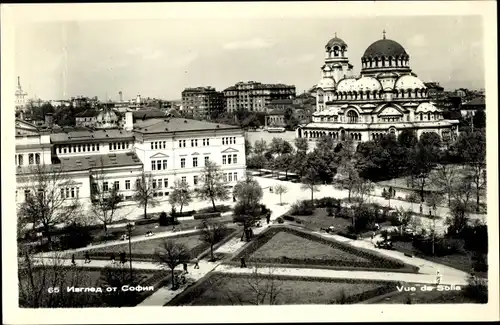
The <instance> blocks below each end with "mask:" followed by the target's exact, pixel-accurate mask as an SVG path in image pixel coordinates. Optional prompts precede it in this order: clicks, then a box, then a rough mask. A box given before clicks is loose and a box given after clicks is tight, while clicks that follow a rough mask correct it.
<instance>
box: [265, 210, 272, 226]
mask: <svg viewBox="0 0 500 325" xmlns="http://www.w3.org/2000/svg"><path fill="white" fill-rule="evenodd" d="M266 222H267V224H269V223H270V222H271V210H269V211H267V214H266Z"/></svg>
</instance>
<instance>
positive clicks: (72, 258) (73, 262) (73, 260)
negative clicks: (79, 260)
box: [71, 254, 76, 266]
mask: <svg viewBox="0 0 500 325" xmlns="http://www.w3.org/2000/svg"><path fill="white" fill-rule="evenodd" d="M71 265H73V266H76V262H75V254H73V255H71Z"/></svg>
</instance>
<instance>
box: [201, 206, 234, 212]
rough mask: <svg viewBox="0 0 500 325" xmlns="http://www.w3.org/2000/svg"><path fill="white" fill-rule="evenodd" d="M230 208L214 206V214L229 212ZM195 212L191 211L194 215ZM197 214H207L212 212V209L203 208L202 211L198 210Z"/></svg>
mask: <svg viewBox="0 0 500 325" xmlns="http://www.w3.org/2000/svg"><path fill="white" fill-rule="evenodd" d="M231 209H232V208H231V206H229V205H224V204H220V205H216V206H215V212H228V211H231ZM194 212H195V211H193V213H194ZM196 212H197V213H207V212H214V208H213V207H206V208H203V209H200V210H198V211H196Z"/></svg>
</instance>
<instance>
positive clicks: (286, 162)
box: [274, 153, 294, 180]
mask: <svg viewBox="0 0 500 325" xmlns="http://www.w3.org/2000/svg"><path fill="white" fill-rule="evenodd" d="M293 159H294V155H293V154H291V153H287V154H283V155H280V156H278V157H277V158H276V160H275V162H274V163H275V167H276V168H277V169H279V170H281V171H284V172H285V180H287V179H288V172H289V171H290V170H292V169H293Z"/></svg>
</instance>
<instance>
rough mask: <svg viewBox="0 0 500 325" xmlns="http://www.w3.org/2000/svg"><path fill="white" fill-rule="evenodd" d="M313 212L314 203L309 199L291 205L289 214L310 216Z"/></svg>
mask: <svg viewBox="0 0 500 325" xmlns="http://www.w3.org/2000/svg"><path fill="white" fill-rule="evenodd" d="M313 213H314V205H313V204H312V203H311V201H310V200H304V201H300V202H297V203H295V204H294V205H292V210H291V212H290V214H292V215H297V216H310V215H312V214H313Z"/></svg>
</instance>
